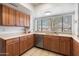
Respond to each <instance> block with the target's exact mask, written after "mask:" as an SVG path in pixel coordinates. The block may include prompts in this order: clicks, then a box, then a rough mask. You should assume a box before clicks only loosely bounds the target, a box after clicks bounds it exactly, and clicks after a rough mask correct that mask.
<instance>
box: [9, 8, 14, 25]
mask: <svg viewBox="0 0 79 59" xmlns="http://www.w3.org/2000/svg"><path fill="white" fill-rule="evenodd" d="M8 15H9V18H8V22H9V25H15V10H14V9H12V8H9V12H8Z"/></svg>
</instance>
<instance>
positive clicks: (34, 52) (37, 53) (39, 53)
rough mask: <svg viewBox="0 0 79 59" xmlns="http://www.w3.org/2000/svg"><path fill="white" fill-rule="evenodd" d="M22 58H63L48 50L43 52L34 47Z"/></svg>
mask: <svg viewBox="0 0 79 59" xmlns="http://www.w3.org/2000/svg"><path fill="white" fill-rule="evenodd" d="M22 56H62V55H59V54H56V53H54V52H50V51H47V50H43V49H40V48H36V47H33V48H32V49H30V50H28V51H27V52H25V53H24V54H23V55H22Z"/></svg>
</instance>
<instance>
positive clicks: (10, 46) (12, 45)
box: [6, 43, 14, 56]
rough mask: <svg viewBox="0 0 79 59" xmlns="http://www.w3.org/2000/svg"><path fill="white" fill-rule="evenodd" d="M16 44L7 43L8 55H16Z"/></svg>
mask: <svg viewBox="0 0 79 59" xmlns="http://www.w3.org/2000/svg"><path fill="white" fill-rule="evenodd" d="M13 50H14V44H13V43H10V44H7V45H6V55H8V56H13V55H14V51H13Z"/></svg>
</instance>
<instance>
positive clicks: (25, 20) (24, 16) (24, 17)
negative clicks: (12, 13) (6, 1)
mask: <svg viewBox="0 0 79 59" xmlns="http://www.w3.org/2000/svg"><path fill="white" fill-rule="evenodd" d="M23 20H24V26H27V17H26V15H25V14H24V15H23Z"/></svg>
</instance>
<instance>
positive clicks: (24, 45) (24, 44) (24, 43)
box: [20, 36, 27, 54]
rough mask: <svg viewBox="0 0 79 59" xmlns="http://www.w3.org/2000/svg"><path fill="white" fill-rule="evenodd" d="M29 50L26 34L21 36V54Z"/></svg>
mask: <svg viewBox="0 0 79 59" xmlns="http://www.w3.org/2000/svg"><path fill="white" fill-rule="evenodd" d="M26 50H27V38H26V36H23V37H20V54H22V53H23V52H25V51H26Z"/></svg>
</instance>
